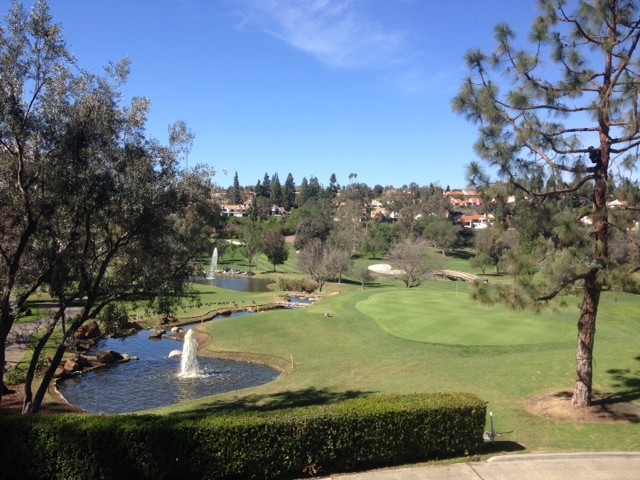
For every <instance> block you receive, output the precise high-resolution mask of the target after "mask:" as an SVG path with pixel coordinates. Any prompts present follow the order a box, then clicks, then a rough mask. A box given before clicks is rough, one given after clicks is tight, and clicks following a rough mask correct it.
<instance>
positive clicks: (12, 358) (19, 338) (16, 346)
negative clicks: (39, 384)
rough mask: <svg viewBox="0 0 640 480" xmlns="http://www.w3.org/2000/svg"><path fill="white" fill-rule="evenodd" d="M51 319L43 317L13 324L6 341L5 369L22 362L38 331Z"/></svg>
mask: <svg viewBox="0 0 640 480" xmlns="http://www.w3.org/2000/svg"><path fill="white" fill-rule="evenodd" d="M50 321H51V319H50V318H41V319H40V320H36V321H35V322H29V323H25V324H21V325H14V326H13V328H12V329H11V331H10V332H9V335H8V336H7V341H6V342H5V350H4V356H5V370H8V369H9V368H12V367H15V366H16V365H17V364H18V363H20V361H21V360H22V357H24V354H25V353H26V351H27V349H28V348H29V344H30V343H31V341H32V340H33V339H34V338H35V336H36V334H37V333H38V331H39V330H44V329H45V328H46V327H47V325H48V323H49V322H50Z"/></svg>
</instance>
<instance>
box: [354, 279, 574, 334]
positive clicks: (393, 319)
mask: <svg viewBox="0 0 640 480" xmlns="http://www.w3.org/2000/svg"><path fill="white" fill-rule="evenodd" d="M356 308H357V309H358V310H359V311H360V312H362V313H364V314H365V315H368V316H370V317H371V318H373V319H374V320H375V322H376V323H377V324H378V326H379V327H380V328H381V329H382V330H383V331H385V332H387V333H388V334H390V335H393V336H396V337H400V338H405V339H408V340H415V341H419V342H427V343H437V344H445V345H486V346H490V345H496V346H505V345H527V344H543V343H565V342H568V343H572V342H574V341H575V336H576V327H575V324H576V320H577V314H578V312H577V309H575V308H570V307H567V308H564V309H563V310H562V311H560V312H555V311H554V312H552V311H551V310H550V309H549V310H543V311H542V312H541V313H538V314H536V313H532V312H519V311H518V312H515V311H512V310H509V309H507V308H506V307H503V306H485V305H481V304H479V303H476V302H474V301H472V300H471V299H470V298H469V295H468V294H467V293H466V292H460V293H456V292H447V291H430V290H429V288H428V286H424V285H423V287H421V288H419V289H405V290H396V291H392V292H381V293H378V294H373V295H371V296H370V297H369V298H367V299H366V300H363V301H360V302H358V303H357V305H356Z"/></svg>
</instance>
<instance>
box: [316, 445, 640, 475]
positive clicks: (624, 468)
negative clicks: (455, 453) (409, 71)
mask: <svg viewBox="0 0 640 480" xmlns="http://www.w3.org/2000/svg"><path fill="white" fill-rule="evenodd" d="M325 478H328V479H335V480H638V479H640V452H605V453H557V454H513V455H503V456H499V457H492V458H490V459H489V460H488V461H487V462H470V463H454V464H451V465H435V466H430V465H428V464H420V465H414V466H404V467H398V468H386V469H380V470H371V471H368V472H362V473H348V474H336V475H332V476H330V477H325Z"/></svg>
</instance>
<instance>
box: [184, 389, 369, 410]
mask: <svg viewBox="0 0 640 480" xmlns="http://www.w3.org/2000/svg"><path fill="white" fill-rule="evenodd" d="M374 393H376V392H373V391H370V392H367V391H356V390H347V391H343V392H332V391H330V390H328V389H326V388H322V389H317V388H305V389H302V390H295V391H286V392H279V393H274V394H266V395H250V396H248V397H245V398H243V399H242V400H233V399H232V400H228V401H224V400H215V399H214V400H212V401H211V402H210V403H205V404H201V405H200V406H199V407H198V408H196V409H194V410H189V411H186V412H176V413H174V414H173V415H180V416H197V415H203V414H211V413H221V412H254V411H260V412H264V411H272V410H280V409H287V408H296V407H307V406H312V405H329V404H332V403H338V402H342V401H344V400H349V399H352V398H359V397H367V396H370V395H373V394H374Z"/></svg>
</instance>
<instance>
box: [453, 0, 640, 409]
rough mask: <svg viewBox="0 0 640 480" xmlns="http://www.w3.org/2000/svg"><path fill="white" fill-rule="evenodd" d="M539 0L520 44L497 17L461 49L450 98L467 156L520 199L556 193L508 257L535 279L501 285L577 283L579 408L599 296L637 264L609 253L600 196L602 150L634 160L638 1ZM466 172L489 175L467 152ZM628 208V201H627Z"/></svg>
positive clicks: (479, 177) (550, 291)
mask: <svg viewBox="0 0 640 480" xmlns="http://www.w3.org/2000/svg"><path fill="white" fill-rule="evenodd" d="M539 7H540V12H541V13H540V16H539V17H538V18H537V19H536V20H535V22H534V23H533V26H532V30H531V35H530V36H529V42H530V48H529V50H525V49H517V48H516V47H515V44H514V40H515V37H516V35H515V33H514V31H513V30H512V29H511V28H509V26H508V25H506V24H501V25H498V26H497V27H496V29H495V38H496V41H497V47H496V50H495V52H494V54H491V55H487V54H485V53H483V52H481V51H479V50H472V51H470V52H469V53H468V54H467V56H466V61H467V66H468V68H469V70H470V75H469V78H468V79H467V80H466V81H465V82H464V84H463V86H462V87H461V89H460V92H459V94H458V95H457V96H456V98H455V99H454V101H453V108H454V110H455V111H456V112H458V113H460V114H462V115H464V116H465V117H466V118H467V119H469V120H470V121H472V122H474V123H477V124H479V125H480V128H479V133H480V138H479V140H478V142H477V143H476V145H475V149H476V152H477V154H478V155H479V156H480V157H481V158H483V159H484V160H485V161H486V162H487V163H488V164H489V165H491V166H492V167H494V170H495V171H497V172H498V174H499V175H500V177H502V179H503V180H505V181H509V182H511V184H512V185H514V186H515V187H516V188H518V189H519V190H521V191H522V192H524V198H523V200H522V201H523V202H529V203H531V204H532V208H533V209H538V210H540V208H537V207H541V206H542V205H543V204H544V203H546V200H547V199H555V198H564V199H566V201H567V204H566V206H565V208H564V209H563V210H562V211H561V212H557V213H554V212H553V211H549V212H548V214H549V215H548V216H547V217H546V218H544V217H543V218H540V216H539V213H540V212H538V213H537V214H536V215H535V216H534V217H533V218H535V219H536V221H538V220H541V222H542V223H541V224H540V227H541V228H546V231H541V232H540V233H539V238H533V239H532V238H529V240H530V241H524V242H520V244H519V247H518V248H519V249H520V252H519V254H518V255H515V256H516V257H517V256H519V255H520V254H521V255H529V256H533V257H534V258H533V259H532V261H530V262H526V261H525V262H523V261H522V260H523V258H518V262H517V263H518V264H519V265H524V264H525V263H528V264H529V265H538V268H539V269H540V270H542V275H538V276H536V280H538V279H539V281H536V282H533V281H532V278H531V276H529V275H527V276H519V287H520V288H519V289H518V290H516V291H511V292H505V293H506V294H507V297H510V298H512V299H513V298H514V297H515V295H518V296H528V297H529V300H531V301H535V302H544V301H547V300H549V299H552V298H554V297H556V296H558V295H560V294H562V293H564V292H567V291H568V290H569V289H570V288H572V287H574V286H578V287H579V288H581V290H582V305H581V307H580V316H579V320H578V348H577V355H576V371H577V380H576V383H575V387H574V392H573V398H572V403H573V404H574V405H575V406H578V407H584V406H588V405H590V404H591V400H592V384H593V365H592V364H593V347H594V340H595V331H596V319H597V315H598V306H599V303H600V294H601V292H602V289H603V287H604V286H607V285H608V284H609V283H610V282H612V281H613V279H621V278H626V281H632V275H633V272H634V271H636V270H637V269H638V267H639V265H638V264H635V265H634V264H629V263H625V264H616V263H614V262H613V261H612V258H611V257H610V254H609V248H608V242H609V237H610V226H611V225H613V226H614V227H616V229H618V230H619V231H621V232H626V231H627V230H626V225H616V224H615V222H616V221H617V219H616V217H615V215H613V214H612V212H611V211H610V210H609V209H608V208H607V200H608V199H609V189H610V181H611V178H610V174H611V173H612V171H610V168H611V166H612V164H613V163H612V162H613V160H614V159H617V164H616V166H618V165H619V166H620V167H622V168H621V169H620V172H621V173H622V172H624V171H625V167H626V168H627V171H630V170H631V169H632V168H634V167H637V164H638V156H637V150H636V149H637V146H638V144H639V143H640V128H638V125H639V124H640V120H639V117H638V108H637V104H638V91H640V71H639V69H638V63H639V61H640V52H639V51H638V48H637V46H638V43H639V42H640V23H639V22H638V17H639V14H640V12H639V5H638V3H637V2H633V1H622V0H619V1H616V0H593V1H590V2H585V1H577V0H574V1H565V0H543V1H540V2H539ZM549 177H553V178H554V180H558V179H562V182H558V181H554V182H549V181H546V180H547V179H548V178H549ZM468 178H469V180H470V181H472V182H474V183H476V184H486V183H487V182H488V180H489V178H488V176H487V175H486V173H485V172H484V171H483V169H482V167H481V166H480V165H478V164H477V163H475V162H474V163H472V164H470V165H469V169H468ZM547 187H549V188H547ZM573 200H575V202H573ZM569 201H571V203H570V202H569ZM627 209H628V210H639V208H638V205H637V204H636V205H629V206H628V207H627ZM585 220H586V221H585ZM545 225H546V227H545ZM531 234H533V232H531ZM531 236H532V235H529V237H531ZM514 258H515V257H514ZM517 270H519V271H521V268H520V267H518V268H517ZM526 302H527V301H526V299H525V300H522V301H520V300H519V301H518V302H517V304H518V305H522V304H526Z"/></svg>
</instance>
